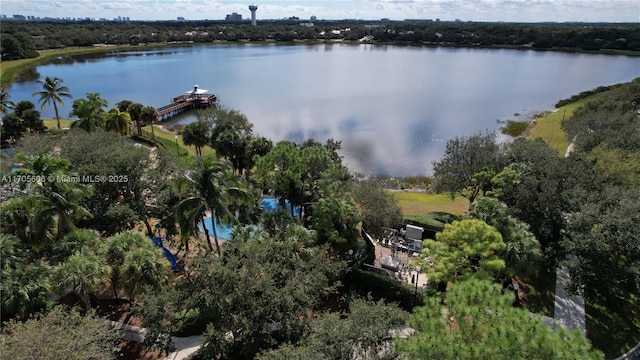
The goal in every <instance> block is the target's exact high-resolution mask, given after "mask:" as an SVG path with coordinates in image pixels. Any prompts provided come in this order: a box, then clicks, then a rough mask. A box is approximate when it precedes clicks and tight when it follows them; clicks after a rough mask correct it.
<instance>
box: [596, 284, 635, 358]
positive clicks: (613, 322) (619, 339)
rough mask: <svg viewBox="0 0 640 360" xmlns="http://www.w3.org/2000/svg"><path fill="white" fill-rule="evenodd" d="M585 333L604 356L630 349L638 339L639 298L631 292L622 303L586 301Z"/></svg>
mask: <svg viewBox="0 0 640 360" xmlns="http://www.w3.org/2000/svg"><path fill="white" fill-rule="evenodd" d="M585 306H586V312H587V314H586V320H587V337H588V338H589V340H591V343H592V344H593V346H594V347H596V348H598V349H600V350H602V351H603V352H604V355H605V357H606V358H607V359H613V358H616V357H618V356H620V355H622V354H624V353H625V352H627V351H629V350H630V349H631V348H633V347H634V346H635V345H636V344H637V343H638V342H639V341H640V299H639V298H638V296H633V295H632V298H631V299H630V300H628V301H627V302H625V304H623V305H622V306H611V307H607V306H606V305H602V304H595V303H591V302H589V301H587V302H586V304H585Z"/></svg>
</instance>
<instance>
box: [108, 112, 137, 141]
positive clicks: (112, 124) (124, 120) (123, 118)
mask: <svg viewBox="0 0 640 360" xmlns="http://www.w3.org/2000/svg"><path fill="white" fill-rule="evenodd" d="M104 119H105V123H104V127H105V129H106V130H113V131H115V132H117V133H118V134H120V135H127V134H129V132H130V129H131V126H130V125H131V116H130V115H129V113H126V112H121V111H120V110H119V109H118V108H113V109H111V110H109V112H108V113H107V115H106V116H105V117H104Z"/></svg>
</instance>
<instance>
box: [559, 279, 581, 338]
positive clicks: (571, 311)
mask: <svg viewBox="0 0 640 360" xmlns="http://www.w3.org/2000/svg"><path fill="white" fill-rule="evenodd" d="M570 281H571V277H570V276H569V272H568V271H567V269H565V268H559V269H558V271H557V272H556V297H555V302H554V309H553V319H554V322H555V324H556V326H557V325H560V326H562V327H564V328H566V329H569V330H574V329H578V330H580V331H581V332H582V333H583V334H585V333H586V320H585V315H584V298H583V297H582V296H580V295H569V294H567V292H566V290H565V288H566V287H567V286H568V285H569V282H570Z"/></svg>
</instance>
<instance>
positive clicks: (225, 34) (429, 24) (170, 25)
mask: <svg viewBox="0 0 640 360" xmlns="http://www.w3.org/2000/svg"><path fill="white" fill-rule="evenodd" d="M303 25H309V24H305V23H301V22H300V21H265V22H262V23H261V24H260V25H259V26H255V27H253V26H249V25H248V24H245V23H239V24H238V23H236V24H234V23H227V22H222V21H188V22H176V21H154V22H146V21H145V22H142V21H139V22H135V21H134V22H124V23H122V22H110V21H86V22H75V21H74V22H60V21H29V22H5V23H3V26H2V33H1V37H2V41H1V43H2V50H1V53H2V59H3V60H13V59H22V58H32V57H37V56H38V51H40V50H47V49H57V48H64V47H70V46H92V45H95V44H101V45H128V44H132V45H135V44H148V43H167V42H185V41H188V42H195V43H207V42H214V41H232V42H235V41H282V42H291V41H296V40H299V41H332V40H344V41H363V42H370V43H398V44H427V45H436V46H487V47H491V46H498V47H527V48H529V47H531V48H536V49H555V50H565V51H599V50H608V51H640V25H639V24H637V23H636V24H633V23H622V24H607V23H480V22H445V21H401V22H395V21H318V22H315V23H314V24H313V26H303Z"/></svg>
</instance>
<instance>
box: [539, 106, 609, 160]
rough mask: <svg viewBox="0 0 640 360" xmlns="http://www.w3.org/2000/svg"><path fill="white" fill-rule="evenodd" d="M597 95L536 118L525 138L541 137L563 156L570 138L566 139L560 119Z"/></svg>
mask: <svg viewBox="0 0 640 360" xmlns="http://www.w3.org/2000/svg"><path fill="white" fill-rule="evenodd" d="M598 96H600V95H599V94H596V95H592V96H589V97H587V98H584V99H581V100H578V101H576V102H574V103H571V104H568V105H565V106H562V107H560V108H558V109H557V110H556V111H554V112H551V113H549V114H547V115H546V116H543V117H541V118H538V119H536V123H535V126H534V127H533V128H532V129H531V131H530V132H529V134H528V135H527V138H529V139H535V138H543V139H544V140H545V141H546V142H547V143H548V144H549V146H551V147H552V148H554V149H555V150H557V151H558V153H559V154H560V155H561V156H564V154H565V152H566V151H567V147H569V143H570V139H567V136H566V134H565V133H564V131H563V130H562V129H561V128H560V126H561V123H562V119H564V118H568V117H570V116H571V115H573V112H574V111H575V110H576V109H577V108H578V107H580V106H582V105H584V104H585V103H586V102H588V101H591V100H593V99H595V98H596V97H598Z"/></svg>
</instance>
